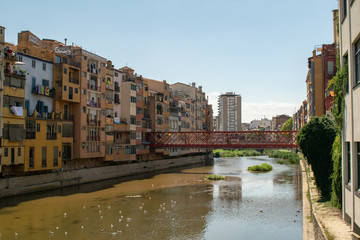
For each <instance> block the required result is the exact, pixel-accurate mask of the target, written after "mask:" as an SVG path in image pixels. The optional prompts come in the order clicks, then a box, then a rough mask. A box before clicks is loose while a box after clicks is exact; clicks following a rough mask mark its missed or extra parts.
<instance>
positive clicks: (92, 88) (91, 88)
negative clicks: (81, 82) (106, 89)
mask: <svg viewBox="0 0 360 240" xmlns="http://www.w3.org/2000/svg"><path fill="white" fill-rule="evenodd" d="M87 88H88V89H89V90H94V91H100V87H98V86H96V85H94V84H88V85H87Z"/></svg>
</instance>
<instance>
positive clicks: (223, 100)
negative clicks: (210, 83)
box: [217, 92, 241, 131]
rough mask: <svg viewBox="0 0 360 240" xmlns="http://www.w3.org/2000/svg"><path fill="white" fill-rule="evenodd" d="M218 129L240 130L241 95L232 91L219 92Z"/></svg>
mask: <svg viewBox="0 0 360 240" xmlns="http://www.w3.org/2000/svg"><path fill="white" fill-rule="evenodd" d="M218 107H219V109H218V112H219V117H218V123H217V124H218V126H219V128H218V130H219V131H240V130H241V96H240V95H239V94H235V93H233V92H227V93H225V94H221V95H220V96H219V99H218Z"/></svg>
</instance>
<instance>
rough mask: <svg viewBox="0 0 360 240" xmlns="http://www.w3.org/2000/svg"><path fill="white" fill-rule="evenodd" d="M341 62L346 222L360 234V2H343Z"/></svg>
mask: <svg viewBox="0 0 360 240" xmlns="http://www.w3.org/2000/svg"><path fill="white" fill-rule="evenodd" d="M339 15H340V17H339V26H340V32H339V33H340V45H339V47H340V62H341V67H344V66H345V65H346V63H347V66H348V85H347V87H346V92H345V96H344V97H345V109H344V127H343V133H342V140H343V144H342V159H343V161H342V170H343V172H342V176H343V182H342V184H343V188H342V189H343V201H342V204H343V206H342V210H343V217H344V219H345V220H346V221H347V222H349V223H350V224H351V229H352V230H353V231H354V232H355V233H357V234H359V235H360V111H359V109H360V1H359V0H339Z"/></svg>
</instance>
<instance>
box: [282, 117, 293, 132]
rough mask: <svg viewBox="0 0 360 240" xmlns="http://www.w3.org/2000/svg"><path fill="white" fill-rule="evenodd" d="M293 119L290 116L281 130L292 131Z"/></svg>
mask: <svg viewBox="0 0 360 240" xmlns="http://www.w3.org/2000/svg"><path fill="white" fill-rule="evenodd" d="M292 127H293V119H292V118H289V119H288V120H287V121H286V122H285V123H284V124H283V125H282V127H281V131H292Z"/></svg>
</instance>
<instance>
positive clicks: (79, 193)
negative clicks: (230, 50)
mask: <svg viewBox="0 0 360 240" xmlns="http://www.w3.org/2000/svg"><path fill="white" fill-rule="evenodd" d="M264 162H267V163H270V164H271V165H272V166H273V170H272V171H270V172H267V173H250V172H248V171H247V167H248V166H252V165H255V164H261V163H264ZM276 162H277V159H272V158H268V157H266V156H260V157H238V158H215V161H214V164H213V165H212V166H193V167H191V168H187V169H181V170H176V171H175V170H174V171H172V172H169V173H158V174H155V175H147V176H143V178H142V179H138V180H135V179H134V178H129V179H114V180H109V181H103V182H98V183H92V184H85V185H81V186H76V187H71V188H65V189H59V190H55V191H47V192H42V193H37V194H31V195H26V196H17V197H12V198H5V199H0V234H1V235H0V239H1V240H3V239H6V240H7V239H27V240H32V239H37V240H38V239H53V240H55V239H94V240H95V239H96V240H101V239H161V240H165V239H169V240H170V239H171V240H178V239H179V240H180V239H226V240H231V239H255V240H256V239H267V240H270V239H302V192H301V172H300V169H299V166H293V165H279V164H277V163H276ZM208 173H216V174H222V175H226V176H227V178H226V180H221V181H209V180H206V179H204V176H205V175H206V174H208Z"/></svg>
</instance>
